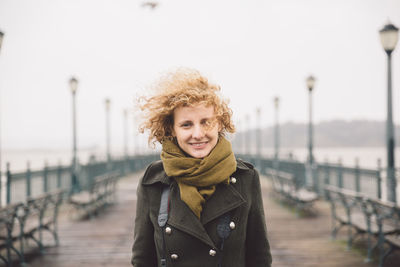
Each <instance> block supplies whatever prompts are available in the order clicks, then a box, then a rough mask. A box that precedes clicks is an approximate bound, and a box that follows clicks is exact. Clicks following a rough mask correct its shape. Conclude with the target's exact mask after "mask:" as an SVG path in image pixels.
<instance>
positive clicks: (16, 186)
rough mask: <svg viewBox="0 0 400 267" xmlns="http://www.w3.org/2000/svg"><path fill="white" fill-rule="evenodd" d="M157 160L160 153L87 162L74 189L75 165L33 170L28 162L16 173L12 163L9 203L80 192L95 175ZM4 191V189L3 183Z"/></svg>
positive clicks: (137, 167) (128, 170)
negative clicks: (41, 195)
mask: <svg viewBox="0 0 400 267" xmlns="http://www.w3.org/2000/svg"><path fill="white" fill-rule="evenodd" d="M157 159H159V155H158V154H150V155H136V156H130V157H123V158H115V159H112V160H111V161H110V162H107V161H94V160H93V161H90V162H89V163H87V164H85V165H80V166H78V172H77V174H78V175H77V183H76V188H72V187H73V186H72V178H71V177H72V167H71V166H62V165H58V166H47V164H46V165H45V167H44V168H43V169H42V170H34V171H32V170H31V169H30V166H29V163H28V164H27V169H26V171H23V172H15V173H13V172H11V171H10V164H7V171H6V182H5V192H4V193H5V204H6V205H8V204H11V203H17V202H25V201H26V200H27V199H28V198H29V197H35V196H38V195H40V194H42V193H47V192H52V191H54V190H56V189H66V190H68V191H70V192H72V190H74V191H75V192H77V191H78V192H79V191H80V190H83V189H86V188H88V187H89V185H90V184H91V183H92V182H93V179H94V177H97V176H99V175H102V174H105V173H107V172H112V171H116V170H117V171H119V172H120V173H121V174H122V175H125V174H128V173H132V172H135V171H138V170H141V169H143V168H145V167H146V166H147V165H148V164H150V163H151V162H152V161H155V160H157ZM0 191H2V188H1V183H0ZM1 206H3V202H1Z"/></svg>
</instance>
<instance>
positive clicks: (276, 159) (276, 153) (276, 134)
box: [274, 96, 279, 170]
mask: <svg viewBox="0 0 400 267" xmlns="http://www.w3.org/2000/svg"><path fill="white" fill-rule="evenodd" d="M274 106H275V129H274V130H275V131H274V141H275V142H274V143H275V144H274V148H275V151H274V164H275V166H274V167H275V169H276V170H278V169H279V166H278V162H279V113H278V112H279V97H277V96H276V97H274Z"/></svg>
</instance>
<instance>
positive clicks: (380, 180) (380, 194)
mask: <svg viewBox="0 0 400 267" xmlns="http://www.w3.org/2000/svg"><path fill="white" fill-rule="evenodd" d="M377 163H378V172H377V174H376V175H377V177H376V183H377V184H376V185H377V187H376V188H378V192H377V194H378V198H379V199H382V161H381V159H379V158H378V162H377Z"/></svg>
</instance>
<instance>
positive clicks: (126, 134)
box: [123, 109, 128, 158]
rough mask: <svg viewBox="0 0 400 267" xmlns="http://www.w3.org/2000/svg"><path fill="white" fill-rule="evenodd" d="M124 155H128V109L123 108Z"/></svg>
mask: <svg viewBox="0 0 400 267" xmlns="http://www.w3.org/2000/svg"><path fill="white" fill-rule="evenodd" d="M123 114H124V157H125V158H127V157H128V110H127V109H124V111H123Z"/></svg>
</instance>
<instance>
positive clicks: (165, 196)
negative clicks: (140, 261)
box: [157, 185, 169, 267]
mask: <svg viewBox="0 0 400 267" xmlns="http://www.w3.org/2000/svg"><path fill="white" fill-rule="evenodd" d="M168 205H169V186H168V185H164V187H163V191H162V194H161V201H160V210H159V212H158V220H157V221H158V226H160V228H161V235H162V242H163V251H162V252H161V267H167V260H166V257H165V252H166V248H165V237H164V235H165V225H166V224H167V221H168Z"/></svg>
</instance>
